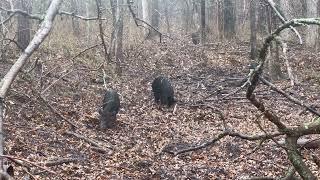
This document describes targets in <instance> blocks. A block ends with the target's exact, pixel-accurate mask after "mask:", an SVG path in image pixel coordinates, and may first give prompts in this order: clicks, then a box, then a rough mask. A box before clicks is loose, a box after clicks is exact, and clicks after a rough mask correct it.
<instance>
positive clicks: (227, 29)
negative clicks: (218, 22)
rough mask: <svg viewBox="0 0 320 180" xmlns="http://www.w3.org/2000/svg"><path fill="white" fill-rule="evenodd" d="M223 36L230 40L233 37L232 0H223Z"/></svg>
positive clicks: (233, 4)
mask: <svg viewBox="0 0 320 180" xmlns="http://www.w3.org/2000/svg"><path fill="white" fill-rule="evenodd" d="M223 8H224V9H223V13H224V37H225V38H226V39H228V40H231V39H232V38H234V37H235V33H236V30H235V23H236V16H235V2H234V1H233V0H224V6H223Z"/></svg>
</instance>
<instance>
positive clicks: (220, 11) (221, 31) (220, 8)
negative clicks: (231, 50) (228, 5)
mask: <svg viewBox="0 0 320 180" xmlns="http://www.w3.org/2000/svg"><path fill="white" fill-rule="evenodd" d="M217 3H218V32H219V39H220V41H222V40H223V37H224V22H223V19H224V17H223V15H224V13H223V12H224V11H223V2H222V1H218V2H217Z"/></svg>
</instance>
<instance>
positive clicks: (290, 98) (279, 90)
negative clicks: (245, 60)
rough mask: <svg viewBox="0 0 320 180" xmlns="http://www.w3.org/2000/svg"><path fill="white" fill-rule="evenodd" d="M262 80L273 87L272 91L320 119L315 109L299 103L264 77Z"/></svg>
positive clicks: (319, 114)
mask: <svg viewBox="0 0 320 180" xmlns="http://www.w3.org/2000/svg"><path fill="white" fill-rule="evenodd" d="M260 80H261V81H262V82H263V83H264V84H265V85H267V86H269V87H271V89H272V90H274V91H276V92H278V93H280V94H282V95H283V96H284V97H286V98H287V99H289V100H290V101H291V102H293V103H295V104H297V105H299V106H302V107H305V108H306V109H307V110H308V111H310V112H311V113H313V114H315V115H317V116H319V117H320V113H319V112H317V111H316V110H314V109H313V108H311V106H308V105H306V104H305V103H303V102H302V101H299V100H298V99H296V98H294V97H292V96H290V95H289V94H287V93H286V92H284V91H283V90H281V89H279V88H277V87H276V86H275V85H274V84H272V83H270V82H269V81H267V80H266V79H264V78H263V77H260Z"/></svg>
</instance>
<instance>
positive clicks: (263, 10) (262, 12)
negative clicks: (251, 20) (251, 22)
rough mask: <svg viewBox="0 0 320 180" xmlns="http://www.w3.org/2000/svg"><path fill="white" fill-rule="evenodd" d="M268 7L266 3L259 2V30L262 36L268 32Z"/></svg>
mask: <svg viewBox="0 0 320 180" xmlns="http://www.w3.org/2000/svg"><path fill="white" fill-rule="evenodd" d="M268 9H269V8H268V7H267V5H266V4H265V3H261V2H260V3H259V6H258V19H257V30H258V33H259V34H261V35H262V36H265V35H266V34H268V26H267V23H268V19H267V17H268Z"/></svg>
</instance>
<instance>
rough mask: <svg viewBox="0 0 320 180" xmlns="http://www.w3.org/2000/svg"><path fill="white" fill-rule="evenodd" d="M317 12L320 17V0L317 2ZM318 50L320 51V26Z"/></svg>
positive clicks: (319, 30)
mask: <svg viewBox="0 0 320 180" xmlns="http://www.w3.org/2000/svg"><path fill="white" fill-rule="evenodd" d="M317 14H318V16H317V17H320V0H318V3H317ZM317 39H318V40H317V42H318V43H317V51H318V52H319V50H320V28H319V26H318V38H317Z"/></svg>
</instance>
